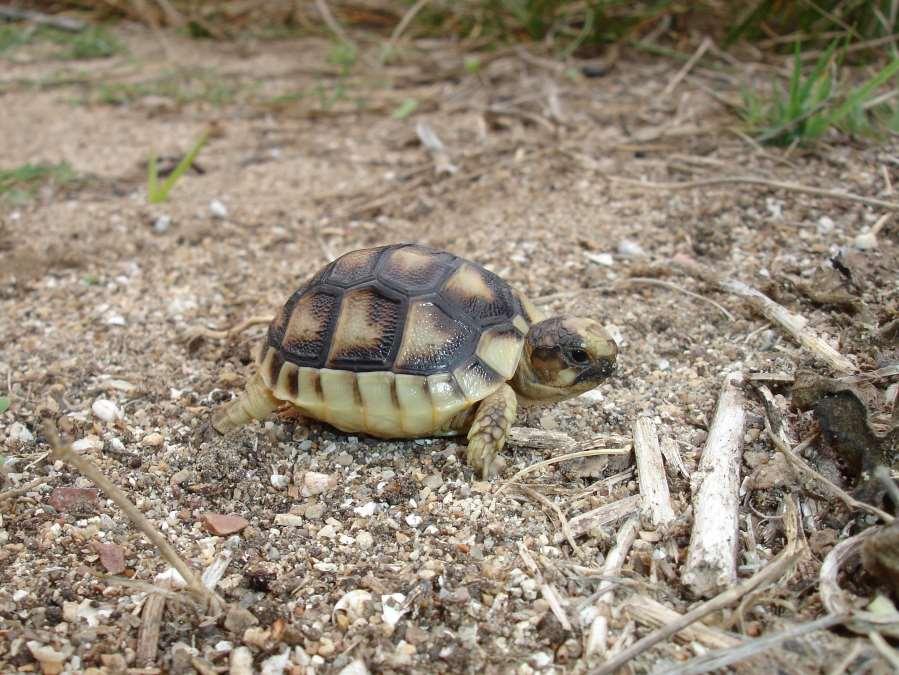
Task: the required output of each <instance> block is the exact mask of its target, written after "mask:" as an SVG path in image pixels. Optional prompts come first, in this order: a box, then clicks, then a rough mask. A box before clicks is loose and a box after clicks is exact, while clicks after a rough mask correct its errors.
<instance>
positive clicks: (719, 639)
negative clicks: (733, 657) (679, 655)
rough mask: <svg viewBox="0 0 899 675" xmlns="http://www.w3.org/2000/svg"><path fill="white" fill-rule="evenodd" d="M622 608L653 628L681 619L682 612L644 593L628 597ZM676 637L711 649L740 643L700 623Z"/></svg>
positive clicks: (637, 620) (731, 636) (734, 645)
mask: <svg viewBox="0 0 899 675" xmlns="http://www.w3.org/2000/svg"><path fill="white" fill-rule="evenodd" d="M622 609H623V610H624V611H625V613H626V614H627V615H628V616H629V617H631V618H632V619H634V620H635V621H636V622H637V623H641V624H645V625H648V626H652V627H653V628H658V627H659V626H665V625H667V624H669V623H671V622H673V621H679V620H681V619H683V615H682V614H680V613H678V612H675V611H674V610H673V609H670V608H668V607H666V606H665V605H663V604H662V603H661V602H658V601H656V600H653V599H652V598H650V597H647V596H645V595H633V596H631V597H629V598H628V599H627V600H626V601H625V602H624V604H623V605H622ZM676 637H678V638H680V639H681V640H683V641H684V642H699V643H701V644H703V645H705V646H706V647H711V648H712V649H727V648H729V647H736V646H737V645H739V644H740V640H739V638H737V637H735V636H733V635H731V634H730V633H725V632H724V631H722V630H719V629H717V628H712V627H710V626H706V625H704V624H701V623H697V624H695V625H693V626H688V627H686V628H684V629H683V630H682V631H680V632H679V633H678V634H677V636H676Z"/></svg>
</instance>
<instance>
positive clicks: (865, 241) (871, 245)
mask: <svg viewBox="0 0 899 675" xmlns="http://www.w3.org/2000/svg"><path fill="white" fill-rule="evenodd" d="M852 245H853V246H854V247H855V248H857V249H858V250H859V251H872V250H874V249H875V248H877V235H876V234H874V233H873V232H862V233H861V234H860V235H858V236H857V237H856V238H855V239H854V240H853V242H852Z"/></svg>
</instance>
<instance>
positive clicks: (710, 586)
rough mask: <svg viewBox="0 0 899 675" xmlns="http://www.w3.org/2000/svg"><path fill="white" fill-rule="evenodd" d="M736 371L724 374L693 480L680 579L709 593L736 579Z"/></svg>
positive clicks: (740, 414)
mask: <svg viewBox="0 0 899 675" xmlns="http://www.w3.org/2000/svg"><path fill="white" fill-rule="evenodd" d="M741 380H742V377H741V376H739V375H728V376H727V378H726V379H725V382H724V386H723V387H722V389H721V395H720V396H719V397H718V405H717V407H716V409H715V418H714V419H713V420H712V425H711V427H710V428H709V436H708V440H707V441H706V445H705V448H704V449H703V451H702V458H701V459H700V462H699V468H698V469H697V470H696V472H695V473H694V474H693V475H692V477H691V482H692V484H693V486H692V487H693V490H692V492H693V503H694V509H693V510H694V517H693V532H692V534H691V536H690V549H689V552H688V553H687V562H686V565H685V567H684V573H683V581H684V583H685V584H687V585H688V586H690V587H691V588H692V589H693V591H694V592H695V593H697V594H699V595H707V594H709V593H712V592H715V591H717V590H718V589H719V588H724V587H727V586H729V585H731V584H733V583H735V582H736V580H737V559H736V558H737V533H738V522H737V520H738V514H739V506H740V500H739V494H738V491H739V487H740V459H741V457H742V453H743V424H744V420H745V415H746V413H745V411H744V409H743V396H742V393H741V392H740V382H741Z"/></svg>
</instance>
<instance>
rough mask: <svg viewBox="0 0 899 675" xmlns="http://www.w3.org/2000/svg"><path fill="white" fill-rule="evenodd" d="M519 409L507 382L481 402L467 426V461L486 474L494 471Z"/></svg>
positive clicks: (485, 476) (483, 474)
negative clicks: (468, 427) (497, 458)
mask: <svg viewBox="0 0 899 675" xmlns="http://www.w3.org/2000/svg"><path fill="white" fill-rule="evenodd" d="M517 410H518V397H517V396H516V395H515V391H514V390H513V389H512V387H510V386H509V385H508V384H504V385H503V386H501V387H500V388H499V389H497V390H496V391H495V392H493V393H492V394H490V396H488V397H487V398H485V399H484V400H483V401H481V403H480V404H479V405H478V410H477V412H476V413H475V416H474V421H473V422H472V423H471V428H470V429H469V430H468V463H469V464H471V466H472V468H474V469H475V470H476V471H478V472H480V474H481V475H482V476H483V477H484V478H489V477H490V476H491V475H492V474H493V460H494V458H495V457H496V453H498V452H499V451H500V450H502V449H503V445H505V443H506V434H507V433H509V428H510V427H511V426H512V422H514V421H515V413H516V411H517Z"/></svg>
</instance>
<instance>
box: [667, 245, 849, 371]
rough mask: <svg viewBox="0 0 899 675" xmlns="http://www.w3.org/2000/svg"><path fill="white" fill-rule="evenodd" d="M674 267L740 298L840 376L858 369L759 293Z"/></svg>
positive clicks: (687, 266)
mask: <svg viewBox="0 0 899 675" xmlns="http://www.w3.org/2000/svg"><path fill="white" fill-rule="evenodd" d="M674 265H675V266H676V267H678V268H679V269H681V270H682V271H684V272H686V273H687V274H690V275H692V276H695V277H697V278H699V279H702V280H704V281H706V282H708V283H712V284H715V285H716V286H718V288H720V289H721V290H723V291H724V292H726V293H733V294H734V295H738V296H740V297H741V298H743V299H744V300H746V301H747V302H748V303H749V304H750V305H751V306H752V308H753V309H755V310H756V311H757V312H758V313H759V314H761V315H762V316H764V317H765V318H766V319H768V320H769V321H771V322H773V323H776V324H777V325H779V326H780V327H781V328H783V329H784V330H785V331H787V332H788V333H789V334H790V335H791V336H792V337H793V339H795V340H796V341H797V342H798V343H799V344H801V345H802V346H803V347H805V348H806V349H808V350H809V351H811V352H812V353H813V354H815V355H816V356H817V357H818V358H820V359H821V360H823V361H825V362H826V363H827V364H828V365H829V366H830V367H831V368H833V369H834V370H835V371H837V372H838V373H840V374H841V375H851V374H854V373H855V372H857V370H858V369H857V368H856V367H855V364H854V363H852V361H850V360H849V359H847V358H846V357H845V356H843V355H842V354H840V352H838V351H837V350H836V349H834V348H833V347H831V346H830V344H829V343H828V342H827V341H826V340H824V339H823V338H822V337H820V336H819V335H817V334H816V333H815V332H814V331H812V329H811V328H809V327H808V319H806V318H805V317H804V316H802V315H800V314H794V313H792V312H791V311H789V310H788V309H787V308H786V307H784V306H783V305H779V304H777V303H776V302H774V301H773V300H772V299H771V298H769V297H768V296H767V295H765V294H764V293H762V292H761V291H759V290H757V289H755V288H753V287H752V286H749V285H748V284H744V283H743V282H742V281H737V280H736V279H727V278H725V277H721V276H719V275H718V274H716V273H715V272H713V271H712V270H709V269H707V268H705V267H702V266H701V265H699V264H697V263H695V262H693V261H689V262H688V261H685V260H676V261H675V262H674Z"/></svg>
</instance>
